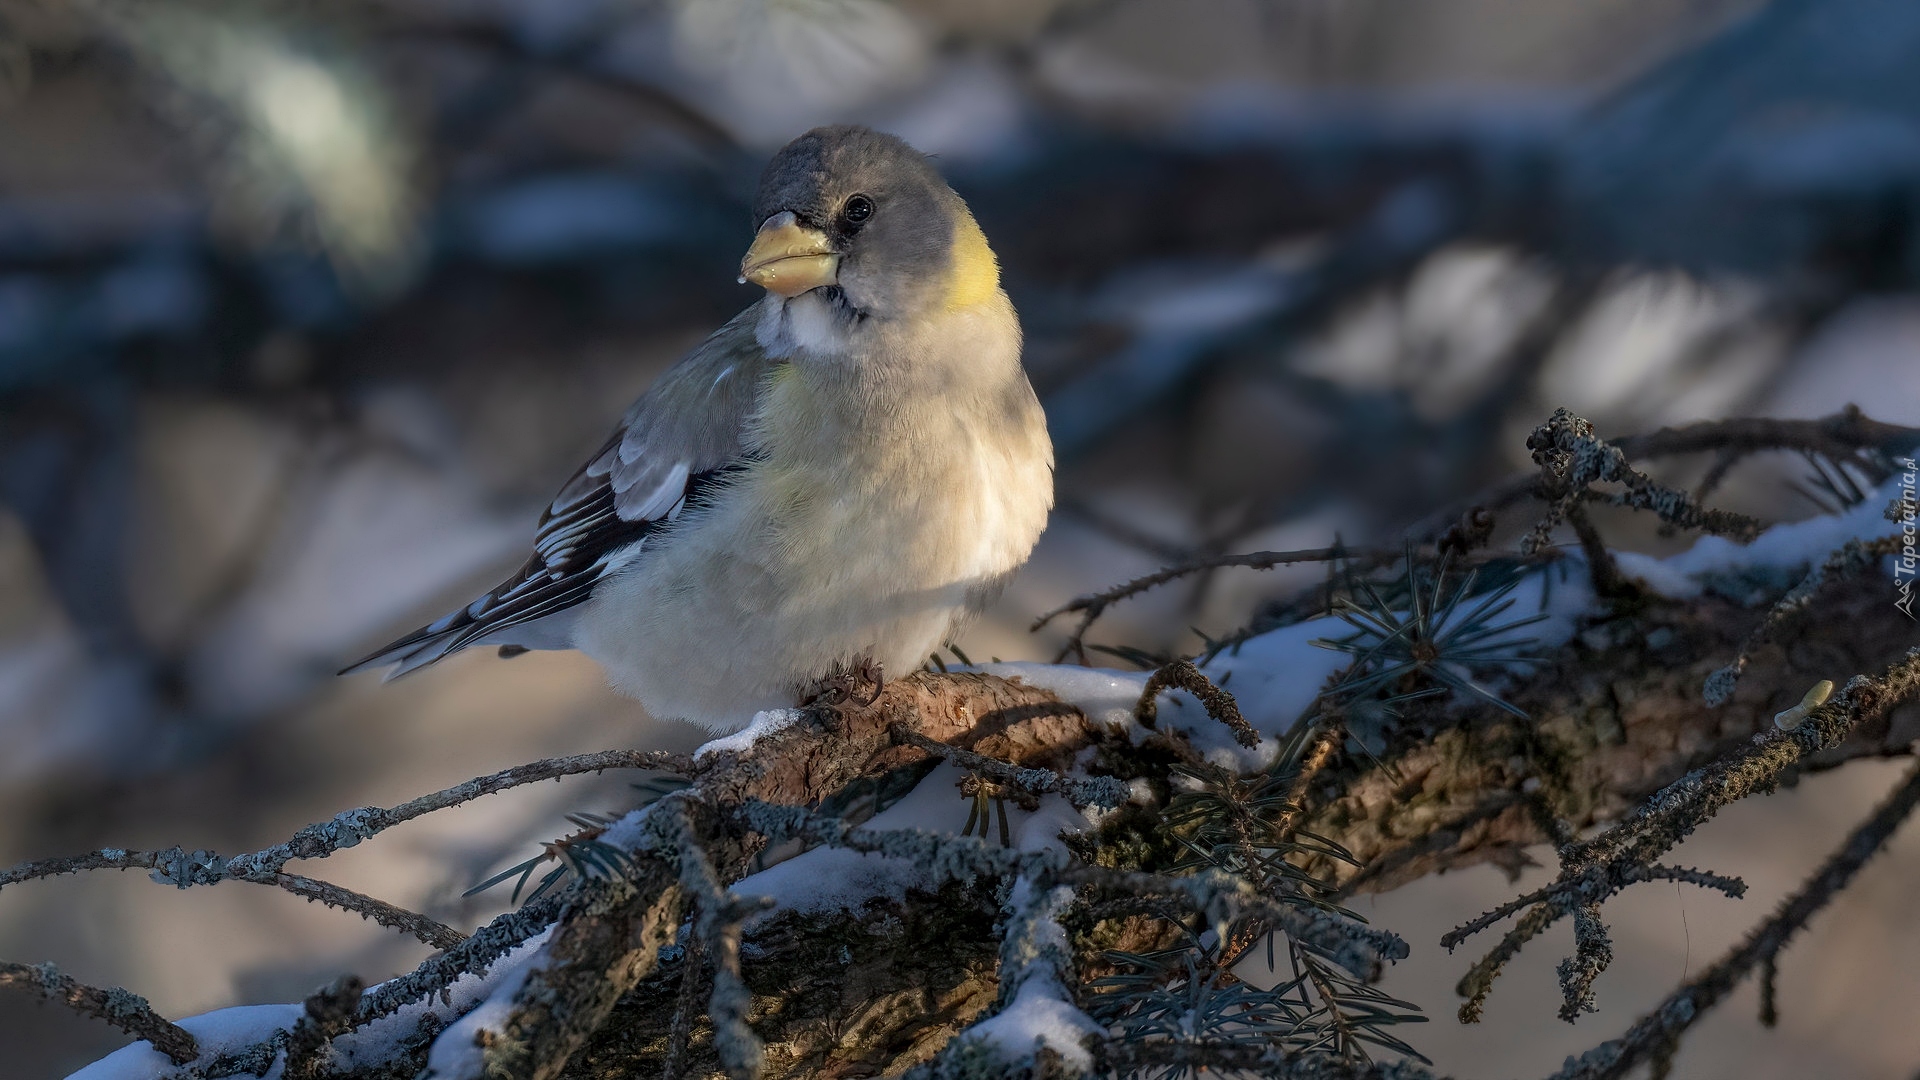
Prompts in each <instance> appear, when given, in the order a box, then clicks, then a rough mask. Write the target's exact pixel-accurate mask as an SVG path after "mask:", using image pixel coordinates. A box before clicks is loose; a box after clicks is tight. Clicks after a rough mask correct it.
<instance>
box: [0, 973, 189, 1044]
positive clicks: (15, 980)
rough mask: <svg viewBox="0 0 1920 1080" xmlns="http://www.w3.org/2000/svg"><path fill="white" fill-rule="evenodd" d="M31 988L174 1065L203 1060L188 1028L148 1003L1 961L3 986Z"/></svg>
mask: <svg viewBox="0 0 1920 1080" xmlns="http://www.w3.org/2000/svg"><path fill="white" fill-rule="evenodd" d="M8 984H12V985H16V986H30V987H33V988H35V989H37V990H39V991H40V993H41V995H42V996H43V997H45V998H46V999H47V1000H48V1001H58V1002H60V1003H61V1004H63V1005H65V1006H67V1007H68V1008H70V1009H72V1010H73V1011H74V1012H77V1013H80V1014H82V1015H84V1016H91V1017H93V1018H95V1019H97V1020H105V1021H106V1022H107V1023H109V1024H112V1025H113V1026H114V1027H117V1028H119V1029H120V1030H121V1031H124V1032H126V1033H127V1034H129V1035H131V1036H133V1037H134V1038H136V1039H145V1040H146V1041H148V1042H150V1043H152V1044H153V1048H154V1049H155V1050H158V1051H160V1052H161V1053H163V1054H165V1055H167V1059H168V1060H170V1061H172V1062H173V1063H174V1064H175V1065H185V1064H186V1063H187V1062H189V1061H192V1060H193V1059H195V1058H197V1057H199V1056H200V1045H199V1043H198V1042H196V1041H195V1040H194V1037H193V1034H192V1033H191V1032H189V1031H187V1030H186V1029H185V1028H183V1027H181V1026H179V1025H178V1024H175V1023H174V1022H173V1021H171V1020H168V1019H167V1018H166V1017H164V1016H161V1015H160V1014H159V1013H157V1012H154V1011H153V1006H152V1005H149V1004H148V1003H147V999H146V998H143V997H141V996H140V995H139V994H135V993H133V992H131V991H128V990H122V989H120V988H119V987H117V986H114V987H109V988H107V989H104V990H103V989H101V988H100V987H97V986H88V985H87V984H86V983H83V982H80V981H78V980H76V979H74V977H73V976H71V975H68V974H67V973H66V972H64V971H61V970H60V969H59V968H57V967H54V966H53V965H52V964H16V963H12V962H10V961H6V960H0V985H8Z"/></svg>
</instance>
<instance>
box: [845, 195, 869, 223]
mask: <svg viewBox="0 0 1920 1080" xmlns="http://www.w3.org/2000/svg"><path fill="white" fill-rule="evenodd" d="M872 216H873V200H872V199H869V198H867V197H866V196H865V195H855V196H854V197H853V198H851V199H848V200H847V205H846V206H844V207H842V208H841V210H840V220H841V221H844V222H846V223H847V224H848V225H851V226H852V227H854V228H856V229H857V228H859V227H860V226H862V225H865V224H866V223H867V219H868V218H870V217H872Z"/></svg>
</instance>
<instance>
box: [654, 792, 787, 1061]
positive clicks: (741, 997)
mask: <svg viewBox="0 0 1920 1080" xmlns="http://www.w3.org/2000/svg"><path fill="white" fill-rule="evenodd" d="M691 802H692V800H691V799H689V798H683V797H679V796H674V795H669V796H668V797H666V798H665V799H662V800H661V801H660V803H658V804H657V809H656V810H655V811H654V813H653V814H652V815H651V817H650V820H651V821H653V822H655V823H657V824H658V826H659V827H660V828H661V829H662V830H663V831H664V832H665V833H666V834H667V837H666V838H667V840H668V842H669V843H670V844H671V845H672V848H673V850H674V852H675V855H676V857H677V858H678V859H679V862H680V887H681V888H683V889H685V890H686V893H687V896H688V897H689V898H690V899H691V900H692V901H693V904H694V906H695V908H696V910H697V915H696V916H695V919H694V924H693V932H694V934H695V935H696V936H698V937H699V938H701V939H703V944H704V945H705V948H706V952H707V953H708V955H709V958H710V959H711V961H712V963H711V965H710V968H711V970H712V973H713V993H712V994H711V995H710V996H709V997H708V999H707V1018H708V1019H709V1020H710V1021H711V1022H712V1023H713V1048H714V1052H715V1053H716V1054H717V1055H718V1056H719V1058H720V1066H721V1068H723V1069H724V1070H726V1073H727V1075H728V1076H730V1077H732V1078H733V1080H757V1078H758V1077H759V1076H760V1074H761V1072H762V1071H764V1070H765V1068H766V1047H765V1045H764V1044H763V1043H761V1041H760V1037H759V1036H758V1035H756V1034H754V1032H753V1028H752V1027H750V1026H748V1024H747V1017H748V1015H749V1014H750V1013H751V1012H752V1010H753V992H752V991H750V990H748V989H747V984H746V983H745V981H743V980H742V979H741V977H740V924H741V923H742V922H743V921H745V919H746V918H747V916H749V915H751V914H753V913H754V912H757V911H762V910H765V909H766V907H768V906H769V905H771V904H772V902H773V901H772V900H771V899H770V898H766V897H752V898H744V897H739V896H735V895H734V894H732V893H730V892H728V891H727V889H726V886H724V885H722V884H720V876H719V874H717V873H716V872H715V871H714V868H713V861H712V860H711V859H709V858H708V857H707V852H706V849H705V848H704V847H702V846H701V841H700V833H699V830H697V829H695V828H694V825H693V822H692V821H691V820H690V819H689V817H688V814H689V805H690V804H691Z"/></svg>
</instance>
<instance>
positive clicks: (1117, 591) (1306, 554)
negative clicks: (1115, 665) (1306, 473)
mask: <svg viewBox="0 0 1920 1080" xmlns="http://www.w3.org/2000/svg"><path fill="white" fill-rule="evenodd" d="M1375 556H1378V557H1380V558H1381V559H1383V560H1386V561H1391V560H1392V559H1397V558H1399V557H1400V556H1399V553H1397V552H1395V553H1392V554H1381V553H1378V552H1365V551H1363V552H1354V551H1353V550H1352V549H1350V548H1346V547H1341V546H1339V545H1335V546H1333V547H1324V548H1305V549H1302V550H1300V551H1253V552H1248V553H1246V554H1243V555H1209V556H1206V557H1204V558H1199V559H1191V560H1188V561H1187V562H1182V563H1176V564H1174V565H1173V566H1169V567H1165V568H1163V569H1160V570H1156V571H1154V572H1153V573H1151V574H1147V575H1145V576H1144V577H1137V578H1134V579H1133V580H1132V581H1129V582H1126V583H1124V584H1121V585H1116V586H1114V587H1113V588H1111V589H1108V590H1106V591H1105V592H1098V593H1094V594H1092V595H1090V596H1081V597H1077V598H1075V599H1073V600H1070V601H1068V602H1067V603H1065V604H1063V605H1061V606H1060V607H1057V608H1054V609H1053V610H1052V611H1049V612H1047V613H1046V614H1044V615H1042V616H1040V617H1039V618H1037V619H1035V620H1034V621H1033V625H1032V626H1030V627H1028V629H1029V630H1030V631H1037V630H1039V629H1041V628H1042V627H1045V626H1046V625H1047V624H1048V623H1050V622H1052V621H1053V620H1055V619H1057V618H1059V617H1060V616H1062V615H1067V614H1071V613H1074V612H1078V613H1079V614H1080V624H1079V625H1078V626H1076V627H1074V630H1073V633H1072V634H1071V635H1069V636H1068V638H1067V643H1066V644H1065V645H1063V646H1061V649H1060V653H1059V655H1058V656H1056V657H1055V658H1054V662H1055V663H1059V662H1060V661H1061V660H1064V659H1066V657H1067V654H1068V653H1073V654H1075V655H1076V656H1077V658H1078V659H1079V661H1080V663H1082V664H1084V663H1086V662H1087V655H1086V647H1085V644H1084V642H1085V639H1086V634H1087V629H1088V628H1089V627H1091V626H1092V625H1093V623H1094V620H1096V619H1098V618H1099V617H1100V616H1101V614H1102V613H1104V612H1105V611H1106V610H1107V608H1108V607H1109V606H1111V605H1113V604H1115V603H1117V602H1119V601H1121V600H1125V599H1127V598H1128V597H1130V596H1138V595H1139V594H1141V593H1143V592H1146V591H1148V590H1149V589H1153V588H1156V587H1158V586H1161V585H1165V584H1166V583H1167V582H1169V581H1176V580H1178V579H1180V578H1183V577H1186V576H1187V575H1189V574H1197V573H1199V572H1201V571H1202V570H1217V569H1220V568H1222V567H1229V566H1240V567H1246V568H1247V569H1249V570H1271V569H1273V568H1274V567H1276V566H1290V565H1292V564H1294V563H1304V562H1329V561H1332V560H1334V559H1347V558H1352V559H1360V560H1368V559H1371V558H1373V557H1375Z"/></svg>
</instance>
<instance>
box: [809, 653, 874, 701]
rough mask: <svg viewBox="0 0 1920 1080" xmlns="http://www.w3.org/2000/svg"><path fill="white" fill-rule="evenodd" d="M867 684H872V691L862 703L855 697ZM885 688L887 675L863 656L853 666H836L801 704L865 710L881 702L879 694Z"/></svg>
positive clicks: (816, 683) (810, 690)
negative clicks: (839, 705) (831, 705)
mask: <svg viewBox="0 0 1920 1080" xmlns="http://www.w3.org/2000/svg"><path fill="white" fill-rule="evenodd" d="M868 683H871V684H872V686H873V689H872V691H871V692H870V693H868V694H867V695H866V697H865V699H864V700H862V699H861V698H860V697H858V696H856V692H857V691H858V690H859V689H860V688H861V687H862V686H863V685H865V684H868ZM886 686H887V676H886V672H885V671H884V670H882V669H881V666H880V665H879V664H878V663H877V662H875V661H874V660H873V658H871V657H866V656H863V657H861V658H860V659H858V660H856V661H854V662H853V663H852V664H850V665H847V664H838V665H835V666H834V668H833V670H831V671H829V672H827V673H826V674H825V675H822V676H821V677H820V678H819V679H818V680H817V681H815V682H814V684H813V685H812V686H811V687H810V688H809V689H808V690H807V692H806V694H805V695H804V696H803V698H802V702H803V704H807V705H821V704H833V705H837V704H841V703H851V704H853V705H856V706H858V707H860V708H862V709H864V708H867V707H869V706H871V705H872V704H873V703H874V702H876V701H879V700H880V692H881V691H882V690H885V689H886Z"/></svg>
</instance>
